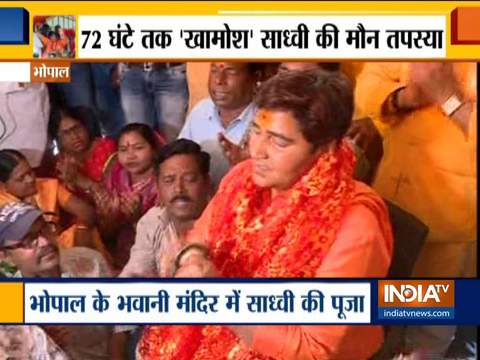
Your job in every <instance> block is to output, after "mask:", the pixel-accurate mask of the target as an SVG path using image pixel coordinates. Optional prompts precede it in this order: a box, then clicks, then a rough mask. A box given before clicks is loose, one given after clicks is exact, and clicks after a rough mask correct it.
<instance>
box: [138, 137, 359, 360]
mask: <svg viewBox="0 0 480 360" xmlns="http://www.w3.org/2000/svg"><path fill="white" fill-rule="evenodd" d="M354 163H355V161H354V154H353V151H352V149H351V147H350V145H349V144H347V143H346V142H345V141H342V142H341V143H340V144H339V145H338V146H337V147H336V148H335V149H333V150H331V151H328V152H326V153H324V154H322V155H320V156H319V158H318V159H317V161H316V163H315V164H314V165H313V166H312V167H311V168H310V170H309V171H308V172H307V173H306V174H305V175H304V176H302V178H301V179H300V180H299V181H298V182H297V183H296V184H294V185H293V187H292V188H290V189H289V190H287V191H286V192H284V193H281V194H279V195H277V196H275V197H274V198H272V195H271V189H269V188H261V187H259V186H257V185H256V184H255V183H254V181H253V179H252V161H251V160H248V161H245V162H243V163H241V164H239V165H238V166H237V167H235V168H234V169H232V171H231V172H230V173H229V174H228V175H227V176H226V178H225V180H224V181H223V183H222V185H221V186H220V189H219V191H218V193H217V194H216V195H215V197H214V198H213V199H212V201H213V202H214V204H212V205H213V213H212V220H211V224H210V229H209V235H210V238H209V247H210V251H211V260H212V261H213V263H214V264H215V266H216V268H217V269H218V270H219V272H220V273H221V274H222V275H223V276H225V277H314V276H315V272H316V271H317V270H318V269H319V267H320V265H321V263H322V261H323V259H324V258H325V256H326V254H327V253H328V250H329V249H330V247H331V245H332V244H333V242H334V241H335V239H336V236H337V232H338V230H339V228H340V225H341V221H342V218H343V216H344V213H345V210H346V209H347V208H348V207H349V205H350V204H351V201H352V198H353V193H354V181H353V171H354ZM139 353H140V356H141V359H143V360H150V359H172V360H173V359H181V360H183V359H185V360H187V359H202V360H204V359H212V360H213V359H227V358H228V359H252V360H253V359H265V357H264V356H262V355H261V354H258V353H255V352H254V351H252V350H251V349H249V348H248V347H247V346H246V345H245V344H244V343H243V342H241V341H240V340H239V338H238V337H237V336H236V335H235V334H234V333H233V332H232V331H231V330H230V329H229V328H227V327H225V326H203V327H202V326H151V327H147V328H146V329H145V332H144V335H143V338H142V340H141V343H140V346H139Z"/></svg>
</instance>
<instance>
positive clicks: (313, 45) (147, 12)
mask: <svg viewBox="0 0 480 360" xmlns="http://www.w3.org/2000/svg"><path fill="white" fill-rule="evenodd" d="M138 4H139V3H138V2H132V1H122V2H115V6H112V2H96V3H95V6H91V4H89V3H86V2H82V1H69V2H65V4H64V5H63V6H62V10H61V12H59V9H58V7H57V5H56V4H55V3H53V2H43V1H37V2H33V1H31V2H22V3H21V4H20V3H18V2H13V1H12V2H8V1H6V2H0V30H1V31H0V59H1V60H3V61H2V62H0V65H1V66H2V68H1V69H0V80H3V81H22V82H26V81H32V82H41V81H49V82H68V81H70V68H69V64H70V63H71V62H72V61H76V60H82V61H128V60H132V59H139V60H140V59H141V60H142V61H148V60H149V59H155V60H156V61H175V60H179V61H192V60H203V61H215V60H217V61H218V60H221V59H232V60H248V61H252V60H274V59H275V60H281V59H283V60H284V59H291V60H294V59H298V60H309V59H312V60H313V59H315V60H317V61H318V60H319V59H323V60H326V59H330V60H341V59H350V60H353V59H358V60H370V59H375V60H413V59H416V60H427V59H428V60H434V59H438V60H445V59H447V60H448V59H451V60H476V59H478V58H480V46H478V45H480V28H479V27H478V26H476V24H477V22H478V18H479V16H480V2H470V3H468V5H466V3H465V2H461V1H457V2H455V1H445V2H438V1H422V2H415V3H414V2H398V3H392V2H386V1H383V2H382V1H371V2H367V1H365V2H352V1H350V2H349V1H345V2H334V1H330V2H295V3H290V2H280V3H278V2H273V1H265V2H245V3H242V2H227V1H223V2H222V1H219V2H193V3H192V2H181V1H180V2H161V3H160V2H146V3H145V6H140V5H138ZM307 15H308V16H307ZM22 60H24V61H22ZM8 61H11V63H9V62H8Z"/></svg>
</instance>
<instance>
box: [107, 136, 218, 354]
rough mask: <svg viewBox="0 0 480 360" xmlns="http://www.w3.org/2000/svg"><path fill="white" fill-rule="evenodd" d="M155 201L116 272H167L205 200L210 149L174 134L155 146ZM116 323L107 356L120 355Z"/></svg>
mask: <svg viewBox="0 0 480 360" xmlns="http://www.w3.org/2000/svg"><path fill="white" fill-rule="evenodd" d="M155 169H156V173H157V188H158V193H159V196H160V202H161V205H158V206H156V207H153V208H152V209H150V210H149V211H148V212H147V213H146V214H145V215H144V216H143V217H142V218H141V219H140V221H139V222H138V224H137V234H136V237H135V244H134V245H133V247H132V249H131V250H130V259H129V261H128V263H127V265H126V266H125V267H124V268H123V271H122V272H121V273H120V275H119V276H120V277H159V276H160V277H172V276H173V272H174V259H175V256H176V254H177V253H178V251H180V249H181V248H182V246H183V243H182V241H181V239H182V238H183V237H184V234H185V232H186V231H188V230H189V229H190V228H191V227H192V225H193V222H194V220H196V219H197V218H198V217H199V216H200V215H201V214H202V211H203V209H204V208H205V206H206V205H207V202H208V198H209V188H210V176H209V174H208V173H209V170H210V155H208V154H207V153H206V152H204V151H202V150H201V148H200V146H199V145H198V144H196V143H195V142H193V141H191V140H187V139H180V140H176V141H174V142H172V143H170V144H168V145H165V146H164V147H163V148H162V149H161V150H160V152H159V156H158V161H157V164H156V166H155ZM135 328H136V327H132V326H118V327H116V328H115V332H116V334H115V335H114V337H113V339H112V344H111V356H112V358H114V359H120V358H124V357H125V353H124V352H125V351H126V347H127V345H126V342H127V341H132V339H128V334H127V332H129V331H131V330H133V329H135Z"/></svg>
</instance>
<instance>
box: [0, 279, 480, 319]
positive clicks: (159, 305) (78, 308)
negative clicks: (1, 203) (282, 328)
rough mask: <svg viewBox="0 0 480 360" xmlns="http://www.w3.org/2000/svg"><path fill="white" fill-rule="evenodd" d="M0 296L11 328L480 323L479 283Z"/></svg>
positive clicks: (111, 283)
mask: <svg viewBox="0 0 480 360" xmlns="http://www.w3.org/2000/svg"><path fill="white" fill-rule="evenodd" d="M12 283H17V284H16V285H17V286H12V285H13V284H12ZM0 291H1V292H2V294H3V295H4V296H3V297H4V299H7V300H8V299H10V300H11V301H10V300H9V301H10V302H8V301H7V302H4V303H2V304H3V305H2V306H3V307H4V308H3V311H1V312H0V323H10V324H11V323H17V324H309V325H320V324H352V325H357V324H425V325H428V324H435V325H447V324H465V325H467V324H471V325H474V324H480V312H479V311H478V303H480V280H477V279H456V280H452V279H448V280H442V279H433V280H431V279H428V280H426V279H406V280H387V279H379V280H373V279H220V278H215V279H103V278H102V279H85V278H84V279H71V278H69V279H6V280H4V281H3V283H2V282H0ZM13 292H15V294H14V293H13ZM17 293H18V294H17ZM14 299H15V300H14ZM22 302H23V303H22ZM18 303H21V304H18ZM8 307H10V310H9V309H8ZM14 308H15V311H13V310H14ZM22 309H23V311H22ZM13 312H14V313H15V314H17V315H15V317H12V316H11V314H10V313H12V314H13Z"/></svg>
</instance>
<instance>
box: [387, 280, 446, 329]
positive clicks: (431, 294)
mask: <svg viewBox="0 0 480 360" xmlns="http://www.w3.org/2000/svg"><path fill="white" fill-rule="evenodd" d="M378 318H379V319H416V320H419V319H428V320H442V319H454V318H455V281H454V280H379V282H378Z"/></svg>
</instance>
